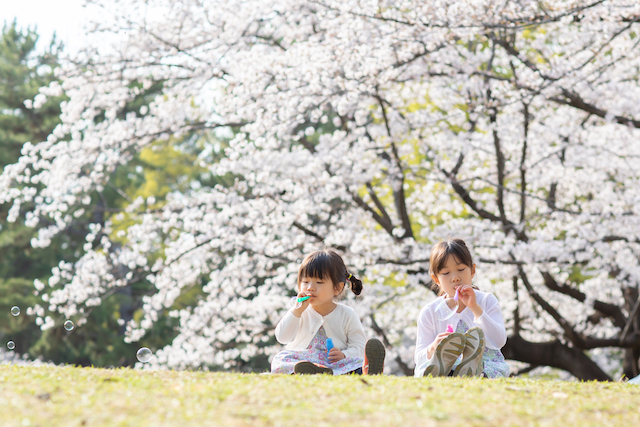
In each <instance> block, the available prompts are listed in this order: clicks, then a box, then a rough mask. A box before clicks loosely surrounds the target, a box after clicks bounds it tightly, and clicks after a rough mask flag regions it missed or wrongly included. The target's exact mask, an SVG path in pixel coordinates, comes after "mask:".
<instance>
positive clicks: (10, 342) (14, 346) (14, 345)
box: [7, 341, 16, 350]
mask: <svg viewBox="0 0 640 427" xmlns="http://www.w3.org/2000/svg"><path fill="white" fill-rule="evenodd" d="M7 348H8V349H9V350H13V349H14V348H16V343H14V342H13V341H9V342H8V343H7Z"/></svg>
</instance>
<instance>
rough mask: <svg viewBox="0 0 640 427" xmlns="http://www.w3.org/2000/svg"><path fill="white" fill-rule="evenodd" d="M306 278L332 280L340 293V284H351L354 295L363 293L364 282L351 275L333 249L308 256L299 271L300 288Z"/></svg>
mask: <svg viewBox="0 0 640 427" xmlns="http://www.w3.org/2000/svg"><path fill="white" fill-rule="evenodd" d="M305 277H317V278H321V279H331V281H332V282H333V289H335V290H339V291H342V289H340V283H344V284H345V285H346V284H347V283H350V284H351V286H350V287H351V291H352V292H353V293H354V294H356V295H360V293H361V292H362V280H360V279H358V278H357V277H356V276H355V275H353V274H351V273H349V271H348V270H347V267H346V266H345V265H344V261H343V260H342V257H341V256H340V255H339V254H338V252H336V251H334V250H333V249H324V250H321V251H316V252H313V253H311V254H309V255H307V256H306V257H305V259H304V260H303V261H302V264H301V265H300V269H299V270H298V287H300V282H302V279H304V278H305ZM343 289H344V288H343Z"/></svg>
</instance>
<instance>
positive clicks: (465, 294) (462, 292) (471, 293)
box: [457, 285, 478, 308]
mask: <svg viewBox="0 0 640 427" xmlns="http://www.w3.org/2000/svg"><path fill="white" fill-rule="evenodd" d="M457 289H458V298H459V299H460V301H462V303H463V304H464V305H465V306H466V307H469V308H472V307H475V306H476V305H478V303H477V302H476V292H475V290H474V289H473V288H472V287H471V286H470V285H462V286H460V287H458V288H457Z"/></svg>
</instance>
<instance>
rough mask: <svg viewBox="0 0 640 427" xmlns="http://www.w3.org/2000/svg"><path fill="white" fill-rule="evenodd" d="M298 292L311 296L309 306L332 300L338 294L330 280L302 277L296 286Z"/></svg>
mask: <svg viewBox="0 0 640 427" xmlns="http://www.w3.org/2000/svg"><path fill="white" fill-rule="evenodd" d="M298 288H299V289H300V292H302V293H304V294H305V295H311V298H309V304H311V305H320V304H324V303H327V302H329V301H332V300H333V297H334V296H336V295H338V294H339V293H340V291H339V290H337V289H334V288H333V282H332V281H331V279H330V278H328V277H327V278H318V277H303V278H302V280H301V281H300V284H299V285H298Z"/></svg>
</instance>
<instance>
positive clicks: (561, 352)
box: [502, 335, 612, 381]
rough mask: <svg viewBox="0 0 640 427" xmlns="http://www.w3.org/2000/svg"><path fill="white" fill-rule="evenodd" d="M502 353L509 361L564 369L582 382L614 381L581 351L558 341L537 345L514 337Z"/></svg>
mask: <svg viewBox="0 0 640 427" xmlns="http://www.w3.org/2000/svg"><path fill="white" fill-rule="evenodd" d="M502 353H503V354H504V357H505V358H507V359H511V360H518V361H520V362H525V363H529V364H531V365H543V366H545V365H546V366H551V367H554V368H558V369H564V370H565V371H568V372H570V373H571V374H572V375H574V376H575V377H576V378H578V379H580V380H585V381H586V380H598V381H612V379H611V377H610V376H609V375H607V374H606V373H605V372H604V371H603V370H602V369H600V367H599V366H598V365H596V363H595V362H594V361H593V360H591V359H590V358H589V357H588V356H587V355H585V354H584V353H583V352H582V351H581V350H579V349H577V348H571V347H567V346H566V345H565V344H562V343H561V342H560V341H558V340H555V341H549V342H539V343H537V342H529V341H526V340H525V339H523V338H522V337H521V336H519V335H514V336H511V337H509V338H508V340H507V344H506V345H505V346H504V347H503V348H502Z"/></svg>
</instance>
